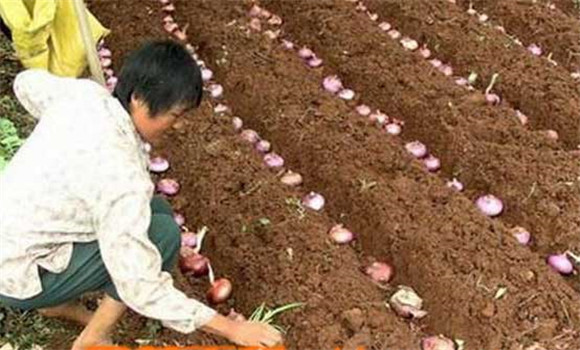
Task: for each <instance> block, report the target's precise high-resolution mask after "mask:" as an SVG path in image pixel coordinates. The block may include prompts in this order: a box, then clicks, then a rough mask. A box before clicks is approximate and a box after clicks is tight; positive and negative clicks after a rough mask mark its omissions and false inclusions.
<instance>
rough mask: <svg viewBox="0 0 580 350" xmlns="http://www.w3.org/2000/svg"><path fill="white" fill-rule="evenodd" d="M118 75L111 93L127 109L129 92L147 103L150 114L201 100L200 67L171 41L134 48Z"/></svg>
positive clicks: (192, 106) (194, 105) (180, 46)
mask: <svg viewBox="0 0 580 350" xmlns="http://www.w3.org/2000/svg"><path fill="white" fill-rule="evenodd" d="M118 78H119V80H118V83H117V85H116V86H115V90H114V91H113V96H115V97H116V98H117V99H118V100H119V101H120V102H121V104H122V105H123V107H124V108H125V110H127V112H130V108H129V106H130V104H131V97H132V96H135V97H136V98H139V99H141V100H142V101H144V102H145V103H146V104H147V107H149V112H150V114H151V116H152V117H155V116H157V115H159V113H164V112H167V111H169V110H170V109H172V108H173V107H183V108H185V109H191V108H194V107H197V106H199V104H200V103H201V97H202V87H203V85H202V84H203V83H202V79H201V71H200V69H199V67H198V66H197V63H196V62H195V61H194V60H193V58H192V57H191V56H190V55H189V53H188V52H187V50H186V49H185V48H184V47H183V46H182V45H180V44H178V43H176V42H174V41H154V42H150V43H147V44H145V45H144V46H142V47H141V48H139V49H137V50H136V51H134V52H133V53H131V54H130V55H129V57H127V59H126V60H125V62H124V63H123V67H122V68H121V73H120V74H119V75H118Z"/></svg>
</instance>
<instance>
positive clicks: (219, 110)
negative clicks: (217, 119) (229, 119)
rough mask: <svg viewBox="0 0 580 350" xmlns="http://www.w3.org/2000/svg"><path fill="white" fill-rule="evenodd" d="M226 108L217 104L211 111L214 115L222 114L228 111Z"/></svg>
mask: <svg viewBox="0 0 580 350" xmlns="http://www.w3.org/2000/svg"><path fill="white" fill-rule="evenodd" d="M228 109H229V108H228V106H226V105H224V104H222V103H218V104H217V105H216V106H215V107H214V108H213V111H214V113H216V114H222V113H225V112H227V111H228Z"/></svg>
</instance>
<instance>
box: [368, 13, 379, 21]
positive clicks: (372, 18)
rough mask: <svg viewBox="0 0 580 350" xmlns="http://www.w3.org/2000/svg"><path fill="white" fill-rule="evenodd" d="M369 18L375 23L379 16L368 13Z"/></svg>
mask: <svg viewBox="0 0 580 350" xmlns="http://www.w3.org/2000/svg"><path fill="white" fill-rule="evenodd" d="M368 16H369V18H370V19H371V21H373V22H376V20H377V19H379V15H378V14H376V13H371V12H369V13H368Z"/></svg>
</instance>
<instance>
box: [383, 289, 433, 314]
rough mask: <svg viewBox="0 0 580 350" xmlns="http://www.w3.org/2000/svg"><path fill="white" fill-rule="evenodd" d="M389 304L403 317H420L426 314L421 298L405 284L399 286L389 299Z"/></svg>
mask: <svg viewBox="0 0 580 350" xmlns="http://www.w3.org/2000/svg"><path fill="white" fill-rule="evenodd" d="M389 305H390V306H391V307H392V308H393V310H395V312H396V313H397V314H398V315H399V316H401V317H405V318H422V317H425V316H427V311H424V310H421V309H422V308H423V299H421V297H419V295H417V293H416V292H415V291H414V290H413V289H412V288H409V287H407V286H399V289H398V290H397V291H396V292H395V293H394V294H393V295H392V296H391V298H390V299H389Z"/></svg>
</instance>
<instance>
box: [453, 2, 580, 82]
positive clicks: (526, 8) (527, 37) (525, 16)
mask: <svg viewBox="0 0 580 350" xmlns="http://www.w3.org/2000/svg"><path fill="white" fill-rule="evenodd" d="M470 2H471V3H473V6H474V8H475V9H476V10H477V11H479V12H483V13H487V14H488V15H489V16H490V18H491V20H492V21H493V22H494V24H499V25H502V26H504V27H505V29H506V31H507V33H509V34H513V35H515V36H517V37H518V38H519V39H520V40H521V41H522V42H523V43H524V44H525V45H529V44H532V43H536V44H538V45H539V46H540V47H542V48H543V49H544V51H546V53H549V52H553V54H554V59H555V60H556V61H557V62H558V63H560V64H561V65H562V66H564V67H566V68H567V69H569V70H571V71H579V70H580V18H579V17H578V10H577V9H576V17H573V16H569V15H567V14H566V13H565V12H563V11H562V10H560V9H559V8H558V7H557V8H556V9H554V10H551V9H549V8H547V7H546V4H545V3H544V2H543V1H541V2H537V1H531V0H530V1H500V0H475V1H474V0H460V1H458V2H457V3H458V4H459V5H460V6H462V7H463V8H464V9H467V8H468V7H469V3H470ZM568 3H570V4H571V3H572V1H568Z"/></svg>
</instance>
